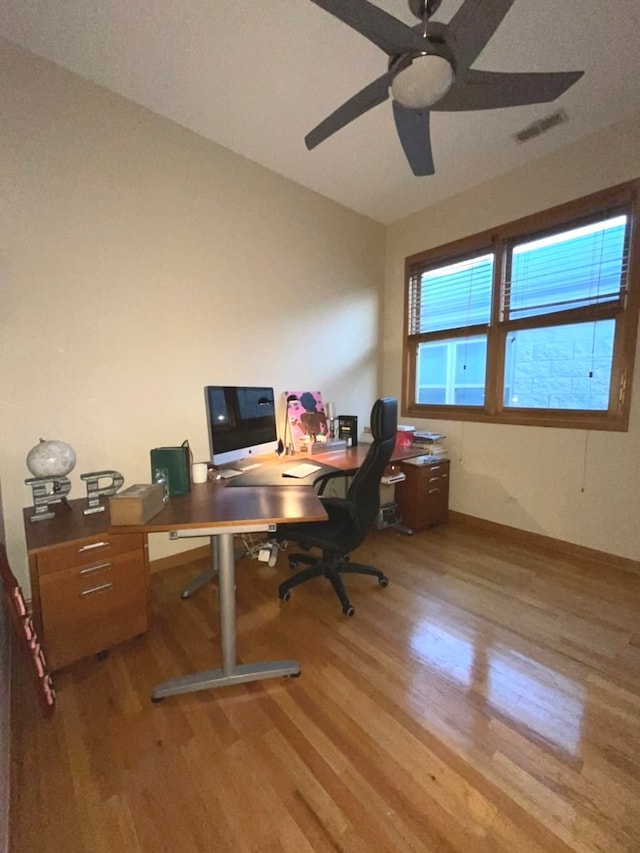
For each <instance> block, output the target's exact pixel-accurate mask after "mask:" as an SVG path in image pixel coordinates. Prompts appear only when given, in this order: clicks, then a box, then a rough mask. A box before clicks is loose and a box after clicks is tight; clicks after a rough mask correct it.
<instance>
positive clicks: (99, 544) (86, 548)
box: [78, 542, 111, 554]
mask: <svg viewBox="0 0 640 853" xmlns="http://www.w3.org/2000/svg"><path fill="white" fill-rule="evenodd" d="M110 544H111V543H110V542H92V543H91V545H83V546H82V548H78V554H82V553H83V552H84V551H92V550H93V549H94V548H108V547H109V545H110Z"/></svg>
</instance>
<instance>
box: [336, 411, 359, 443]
mask: <svg viewBox="0 0 640 853" xmlns="http://www.w3.org/2000/svg"><path fill="white" fill-rule="evenodd" d="M338 438H342V439H344V440H345V441H346V442H347V447H356V446H357V444H358V417H357V415H338Z"/></svg>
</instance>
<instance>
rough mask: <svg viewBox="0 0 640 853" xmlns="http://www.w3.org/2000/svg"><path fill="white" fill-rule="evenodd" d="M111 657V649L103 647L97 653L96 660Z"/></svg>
mask: <svg viewBox="0 0 640 853" xmlns="http://www.w3.org/2000/svg"><path fill="white" fill-rule="evenodd" d="M108 657H109V649H103V650H102V651H101V652H97V653H96V660H106V659H107V658H108Z"/></svg>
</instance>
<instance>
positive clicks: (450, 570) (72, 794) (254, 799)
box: [11, 524, 640, 853]
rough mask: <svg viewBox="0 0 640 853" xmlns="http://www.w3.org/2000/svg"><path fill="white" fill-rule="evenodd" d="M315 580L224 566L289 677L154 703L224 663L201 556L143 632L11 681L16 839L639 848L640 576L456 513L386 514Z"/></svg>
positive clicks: (244, 620)
mask: <svg viewBox="0 0 640 853" xmlns="http://www.w3.org/2000/svg"><path fill="white" fill-rule="evenodd" d="M357 557H358V558H359V559H361V560H364V561H372V562H375V564H376V565H377V566H379V567H380V568H382V569H383V570H384V571H385V572H386V573H387V574H388V576H389V579H390V584H389V586H388V587H387V588H386V589H382V588H380V587H378V586H377V584H376V583H375V581H374V580H373V579H371V578H364V577H356V576H349V577H347V578H346V584H347V587H348V589H349V593H350V597H351V600H352V603H353V605H354V606H355V608H356V615H355V617H354V618H353V619H348V618H347V617H345V616H343V615H342V613H341V610H340V605H339V603H338V601H337V599H336V598H335V596H334V593H333V591H332V590H331V588H330V586H329V584H328V582H327V581H325V580H324V579H318V580H315V581H312V582H309V583H307V584H305V585H303V586H301V587H298V588H296V589H295V590H293V593H292V597H291V601H290V602H289V603H288V604H281V603H280V602H279V601H278V600H277V594H276V589H277V585H278V582H279V580H280V579H281V578H283V577H285V576H286V575H287V574H288V568H287V562H286V554H281V555H280V558H279V561H278V564H277V565H276V567H274V568H270V567H269V566H267V565H266V564H264V563H258V562H257V561H253V560H250V559H248V558H245V559H243V560H241V561H240V562H239V563H238V565H237V569H236V581H237V613H238V657H239V659H240V660H241V661H247V662H254V661H257V660H269V659H275V658H295V659H297V660H299V661H300V662H301V665H302V676H301V677H300V678H298V679H282V680H277V681H263V682H256V683H253V684H248V685H241V686H237V687H233V688H223V689H218V690H209V691H206V692H200V693H194V694H190V695H185V696H179V697H172V698H168V699H165V700H164V701H163V702H161V703H159V704H152V703H151V702H150V698H149V697H150V694H151V690H152V687H153V685H154V684H156V683H157V682H160V681H163V680H165V679H167V678H172V677H175V676H178V675H182V674H185V673H187V672H194V671H197V670H200V669H210V668H213V667H215V666H218V665H219V653H218V625H217V590H216V587H215V584H210V585H209V586H208V587H207V588H205V589H203V590H201V591H200V592H199V593H197V594H196V595H195V596H194V597H193V598H192V599H190V600H188V601H182V600H181V599H180V595H179V593H180V590H181V589H182V587H183V586H185V585H186V584H187V583H188V582H189V581H190V580H191V579H192V578H193V577H194V576H195V575H196V574H198V573H199V572H200V571H201V570H202V569H203V568H204V566H205V563H204V561H202V560H200V561H194V562H192V563H190V564H188V565H186V566H184V567H181V568H178V569H173V570H171V571H166V572H163V573H161V574H157V575H154V576H152V583H153V591H152V601H153V621H152V628H151V630H150V632H149V633H148V634H147V635H146V636H145V637H143V638H141V639H138V640H134V641H131V642H129V643H125V644H123V645H121V646H119V647H117V648H116V649H113V650H112V651H111V653H110V654H109V656H108V658H107V659H106V660H104V661H101V662H98V661H96V660H95V659H91V660H87V661H84V662H82V663H80V664H77V665H75V666H72V667H70V668H68V669H66V670H63V671H61V672H59V673H57V674H56V676H55V684H56V688H57V691H58V705H57V708H56V713H55V717H54V718H53V719H52V720H50V721H43V720H42V719H41V718H40V717H39V715H38V712H37V708H36V706H35V701H34V699H33V697H32V696H31V694H30V693H29V690H28V688H29V686H30V685H29V684H28V683H24V684H23V683H22V681H21V680H20V681H19V684H18V685H17V688H16V691H15V692H14V700H15V710H14V729H15V731H14V743H13V754H12V803H11V805H12V811H11V829H12V846H11V851H12V853H75V851H78V853H113V852H114V851H118V853H122V852H123V851H124V853H129V851H131V853H138V851H144V853H158V851H168V852H169V853H178V851H179V853H184V851H197V853H200V851H206V853H209V851H211V852H212V853H227V851H233V853H236V851H238V853H244V851H291V853H303V851H344V853H360V851H362V853H364V851H366V852H367V853H396V851H401V853H404V851H416V852H418V851H429V853H431V851H473V853H477V851H480V852H481V853H482V851H491V853H494V851H509V853H522V851H540V853H543V852H544V853H549V852H550V851H552V852H553V851H589V853H590V851H606V853H618V852H619V851H637V850H640V807H639V804H640V621H639V619H640V577H638V575H634V574H631V573H628V572H624V571H621V570H620V569H617V568H613V567H610V566H607V565H606V564H604V563H599V562H596V561H591V560H587V559H584V558H580V557H571V556H568V555H566V554H558V553H554V552H553V551H552V550H550V549H544V550H542V549H538V550H534V549H532V548H531V546H525V545H522V544H518V543H517V542H515V541H509V540H507V539H505V538H504V537H499V536H497V535H495V534H493V533H487V532H482V531H480V530H476V529H473V528H471V527H469V526H464V525H459V524H450V525H448V526H446V527H442V528H437V529H434V530H431V531H425V532H423V533H420V534H416V535H414V536H412V537H409V536H404V535H403V534H401V533H399V532H397V531H394V530H384V531H375V532H373V533H372V534H371V535H370V536H369V538H368V539H367V541H366V543H365V545H364V546H363V547H362V548H361V549H360V552H359V553H358V555H357Z"/></svg>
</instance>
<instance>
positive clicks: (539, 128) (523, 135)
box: [513, 110, 569, 142]
mask: <svg viewBox="0 0 640 853" xmlns="http://www.w3.org/2000/svg"><path fill="white" fill-rule="evenodd" d="M565 121H569V118H568V116H567V114H566V112H565V111H564V110H556V111H555V113H550V114H549V115H548V116H545V117H544V118H541V119H539V120H538V121H534V122H533V124H530V125H529V126H528V127H525V128H523V130H519V131H518V132H517V133H514V135H513V138H514V139H515V141H516V142H528V141H529V140H530V139H533V138H534V137H535V136H540V134H542V133H546V132H547V130H551V128H552V127H556V125H558V124H564V123H565Z"/></svg>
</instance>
